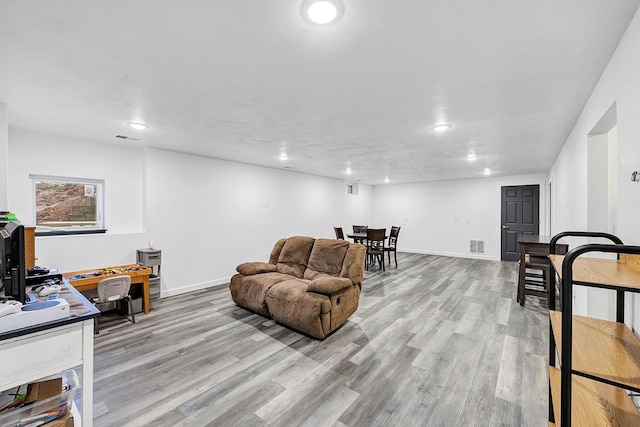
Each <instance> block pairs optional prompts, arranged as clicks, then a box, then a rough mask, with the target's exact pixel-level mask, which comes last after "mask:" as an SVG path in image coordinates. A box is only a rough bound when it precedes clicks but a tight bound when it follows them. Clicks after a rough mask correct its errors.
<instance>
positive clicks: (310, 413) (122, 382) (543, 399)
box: [94, 253, 548, 427]
mask: <svg viewBox="0 0 640 427" xmlns="http://www.w3.org/2000/svg"><path fill="white" fill-rule="evenodd" d="M398 263H399V267H398V268H397V269H396V268H395V267H393V266H392V267H389V268H388V269H387V271H386V272H384V273H383V272H379V271H378V270H377V269H373V270H372V271H371V272H368V273H366V276H365V281H364V286H363V292H362V296H361V300H360V308H359V309H358V311H357V312H356V313H355V314H354V315H353V316H352V317H351V318H350V320H349V321H348V322H347V323H346V324H345V325H344V326H343V327H342V328H341V329H339V330H338V331H336V332H335V333H334V334H333V335H331V336H330V337H329V338H327V339H325V340H324V341H316V340H314V339H311V338H308V337H306V336H303V335H300V334H298V333H297V332H295V331H292V330H289V329H287V328H285V327H283V326H280V325H278V324H276V323H274V322H273V321H270V320H268V319H265V318H264V317H262V316H259V315H256V314H253V313H251V312H248V311H246V310H244V309H242V308H239V307H237V306H236V305H235V304H234V303H233V301H232V300H231V297H230V294H229V290H228V287H227V286H218V287H213V288H209V289H205V290H202V291H198V292H193V293H190V294H185V295H180V296H176V297H171V298H166V299H164V300H163V302H162V305H161V307H160V308H159V309H157V310H153V311H152V312H151V313H150V314H149V315H146V316H145V315H142V314H141V315H139V316H137V323H136V324H135V325H132V324H130V323H128V322H126V321H123V320H122V319H111V320H107V321H105V322H103V323H101V332H100V335H98V336H96V338H95V384H94V392H95V396H94V412H95V419H94V424H95V425H96V426H98V427H100V426H125V425H126V426H146V425H149V426H205V425H212V426H239V425H244V426H263V425H264V426H266V425H272V426H299V425H304V426H379V425H380V426H381V425H388V426H445V425H446V426H472V425H478V426H485V425H487V426H498V425H504V426H520V425H522V426H542V425H546V416H547V393H548V382H547V374H546V358H547V357H546V354H547V348H548V347H547V345H548V344H547V342H548V341H547V339H548V321H547V318H546V309H545V307H546V301H540V300H538V299H537V298H536V297H529V298H528V299H527V304H526V305H525V307H524V308H522V307H520V306H519V305H518V304H517V303H516V302H515V292H516V285H515V283H516V274H517V264H515V263H508V262H497V261H482V260H471V259H461V258H448V257H439V256H430V255H417V254H404V253H399V254H398Z"/></svg>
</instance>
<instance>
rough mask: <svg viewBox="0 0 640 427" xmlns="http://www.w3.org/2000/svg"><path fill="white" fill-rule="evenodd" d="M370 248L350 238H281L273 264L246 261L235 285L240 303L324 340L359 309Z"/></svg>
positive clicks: (234, 279) (234, 293) (234, 294)
mask: <svg viewBox="0 0 640 427" xmlns="http://www.w3.org/2000/svg"><path fill="white" fill-rule="evenodd" d="M365 252H366V249H365V247H364V246H362V245H359V244H354V243H349V242H347V241H344V240H332V239H314V238H312V237H303V236H295V237H289V238H286V239H280V240H278V241H277V242H276V244H275V245H274V247H273V250H272V251H271V256H270V257H269V262H268V263H265V262H246V263H244V264H240V265H239V266H238V267H237V268H236V270H237V271H238V274H236V275H234V276H233V277H232V278H231V283H230V285H229V289H230V290H231V297H232V298H233V301H234V302H235V303H236V304H237V305H239V306H240V307H243V308H246V309H248V310H251V311H254V312H256V313H258V314H261V315H263V316H266V317H270V318H272V319H273V320H275V321H276V322H278V323H281V324H283V325H287V326H289V327H291V328H293V329H296V330H298V331H301V332H304V333H305V334H308V335H311V336H312V337H315V338H319V339H324V338H325V337H326V336H327V335H329V334H330V333H331V332H333V331H334V330H336V329H337V328H338V327H339V326H340V325H342V324H343V323H344V322H346V321H347V319H348V318H349V316H351V315H352V314H353V313H354V312H355V311H356V310H357V309H358V301H359V299H360V289H361V287H362V279H363V276H364V259H365Z"/></svg>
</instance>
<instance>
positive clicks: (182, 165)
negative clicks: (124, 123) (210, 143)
mask: <svg viewBox="0 0 640 427" xmlns="http://www.w3.org/2000/svg"><path fill="white" fill-rule="evenodd" d="M146 190H147V191H146V195H147V214H146V225H147V232H148V236H149V238H150V239H152V240H153V241H154V246H156V247H157V248H159V249H162V275H163V287H164V288H163V292H165V295H170V294H174V293H181V292H185V291H189V290H192V289H197V288H200V287H203V286H207V285H212V284H218V283H226V282H227V281H228V280H229V277H230V276H231V275H232V274H234V272H235V266H236V265H237V264H240V263H241V262H245V261H267V260H268V258H269V253H270V252H271V248H272V247H273V244H274V243H275V242H276V240H277V239H279V238H281V237H288V236H292V235H308V236H314V237H327V238H335V234H334V231H333V227H334V226H342V227H345V230H346V227H351V224H354V223H360V222H363V221H364V222H368V221H369V217H370V213H369V208H370V207H371V205H372V188H371V186H368V185H359V194H358V195H357V196H350V195H346V194H345V187H344V182H343V181H340V180H335V179H328V178H320V177H316V176H311V175H304V174H300V173H293V172H288V171H281V170H276V169H268V168H263V167H256V166H249V165H244V164H239V163H233V162H227V161H222V160H217V159H211V158H206V157H199V156H193V155H188V154H180V153H175V152H170V151H164V150H155V149H148V150H146ZM165 266H166V269H165ZM165 272H166V274H165Z"/></svg>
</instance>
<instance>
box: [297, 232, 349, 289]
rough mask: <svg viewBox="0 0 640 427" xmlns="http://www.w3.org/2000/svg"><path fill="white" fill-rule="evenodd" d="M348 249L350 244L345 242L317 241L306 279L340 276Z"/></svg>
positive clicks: (308, 265)
mask: <svg viewBox="0 0 640 427" xmlns="http://www.w3.org/2000/svg"><path fill="white" fill-rule="evenodd" d="M348 249H349V242H347V241H344V240H333V239H317V240H316V242H315V244H314V245H313V249H312V250H311V255H310V256H309V262H308V263H307V269H306V271H305V272H304V278H305V279H308V280H313V279H315V278H317V277H321V276H334V277H335V276H338V275H339V274H340V272H341V271H342V264H343V262H344V257H345V255H346V253H347V250H348Z"/></svg>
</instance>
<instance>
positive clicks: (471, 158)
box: [467, 153, 478, 162]
mask: <svg viewBox="0 0 640 427" xmlns="http://www.w3.org/2000/svg"><path fill="white" fill-rule="evenodd" d="M467 160H468V161H470V162H475V161H476V160H478V156H476V154H475V153H469V154H468V155H467Z"/></svg>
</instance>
